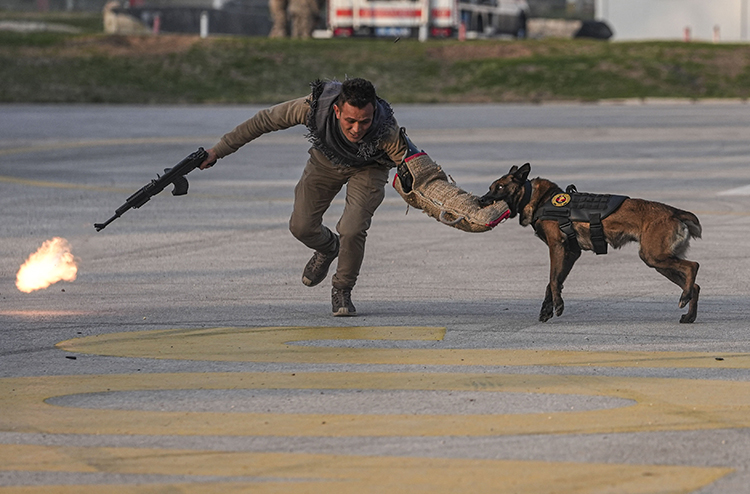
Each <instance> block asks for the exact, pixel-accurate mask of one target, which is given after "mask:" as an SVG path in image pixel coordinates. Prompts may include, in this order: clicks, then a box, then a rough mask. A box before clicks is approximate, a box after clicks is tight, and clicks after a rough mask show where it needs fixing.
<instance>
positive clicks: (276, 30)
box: [268, 0, 287, 38]
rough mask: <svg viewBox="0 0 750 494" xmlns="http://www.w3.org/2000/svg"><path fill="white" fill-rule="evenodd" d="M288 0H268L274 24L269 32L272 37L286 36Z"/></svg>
mask: <svg viewBox="0 0 750 494" xmlns="http://www.w3.org/2000/svg"><path fill="white" fill-rule="evenodd" d="M286 7H287V0H268V9H269V10H270V11H271V19H273V26H272V27H271V32H270V33H269V34H268V36H269V37H271V38H284V37H286V34H287V33H286V29H287V26H286V25H287V16H286Z"/></svg>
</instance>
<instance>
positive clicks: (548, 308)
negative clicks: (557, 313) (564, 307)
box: [539, 303, 554, 322]
mask: <svg viewBox="0 0 750 494" xmlns="http://www.w3.org/2000/svg"><path fill="white" fill-rule="evenodd" d="M553 314H554V312H553V310H552V304H551V303H550V304H547V303H545V304H543V305H542V310H541V311H540V312H539V320H540V321H541V322H547V321H549V320H550V319H552V315H553Z"/></svg>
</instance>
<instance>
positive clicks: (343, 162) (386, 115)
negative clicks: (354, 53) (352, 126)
mask: <svg viewBox="0 0 750 494" xmlns="http://www.w3.org/2000/svg"><path fill="white" fill-rule="evenodd" d="M310 87H311V88H312V98H311V100H310V113H309V115H308V116H307V129H308V130H309V132H308V133H307V134H306V136H305V137H307V139H308V140H309V141H310V143H311V144H312V145H313V147H314V148H315V149H318V150H319V151H321V152H322V153H323V154H324V155H325V156H326V158H328V159H329V160H331V162H332V163H334V164H336V165H340V166H346V167H349V166H351V167H355V168H358V167H362V166H366V165H369V164H372V163H374V162H376V161H377V160H378V159H379V158H381V157H382V156H383V155H384V154H385V152H384V151H383V150H381V149H379V147H380V141H381V140H382V139H383V137H384V136H385V135H386V134H388V132H389V131H390V128H391V127H392V126H393V125H394V124H395V121H396V120H395V118H394V117H393V109H392V108H391V106H390V105H389V104H388V102H386V101H385V100H382V99H380V98H378V100H377V107H376V108H375V114H374V115H373V122H372V125H371V126H370V128H369V129H368V130H367V133H366V134H365V136H364V137H363V138H362V140H361V141H359V142H357V143H354V142H351V141H349V140H348V139H347V138H346V137H345V136H344V134H343V132H341V127H339V122H338V120H337V119H336V112H335V111H334V110H333V105H334V103H336V100H337V99H338V97H339V94H341V83H340V82H338V81H321V80H316V81H314V82H313V83H311V84H310Z"/></svg>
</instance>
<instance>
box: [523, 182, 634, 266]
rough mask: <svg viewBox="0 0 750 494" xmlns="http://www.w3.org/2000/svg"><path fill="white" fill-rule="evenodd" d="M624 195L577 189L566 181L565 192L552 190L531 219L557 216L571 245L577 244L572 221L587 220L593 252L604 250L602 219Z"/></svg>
mask: <svg viewBox="0 0 750 494" xmlns="http://www.w3.org/2000/svg"><path fill="white" fill-rule="evenodd" d="M566 195H567V197H565V196H566ZM625 199H627V196H614V195H608V194H587V193H580V192H578V191H577V190H576V188H575V186H574V185H570V186H568V188H567V190H566V193H565V194H562V190H560V189H557V190H556V191H552V198H551V199H550V200H549V201H547V202H546V203H544V204H543V205H542V206H540V207H539V208H537V210H536V211H535V213H534V219H533V221H532V223H533V224H536V222H537V221H538V220H542V219H544V220H557V222H558V224H559V225H560V230H562V232H563V233H564V234H565V236H566V237H567V241H568V242H569V243H570V245H571V246H573V245H578V236H577V235H576V231H575V229H574V228H573V222H580V223H588V224H589V232H590V237H591V245H592V248H593V250H594V252H595V253H596V254H606V253H607V240H606V238H605V237H604V227H603V226H602V220H603V219H604V218H606V217H607V216H609V215H610V214H612V213H613V212H615V211H616V210H617V209H618V208H619V207H620V206H621V205H622V203H623V201H625Z"/></svg>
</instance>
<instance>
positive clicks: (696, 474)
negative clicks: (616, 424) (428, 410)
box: [0, 445, 731, 494]
mask: <svg viewBox="0 0 750 494" xmlns="http://www.w3.org/2000/svg"><path fill="white" fill-rule="evenodd" d="M0 460H1V461H0V469H1V470H6V471H8V470H11V471H31V472H38V471H43V472H106V473H113V474H125V475H127V474H141V475H192V476H208V477H226V482H216V481H213V482H209V483H192V484H187V483H186V484H151V485H148V484H147V485H144V484H139V485H113V486H107V491H108V492H122V493H139V494H143V493H150V492H167V491H168V492H182V493H187V494H190V493H196V492H202V493H204V492H221V493H234V492H249V491H252V492H254V493H255V492H257V493H262V494H266V493H299V492H305V493H310V494H330V493H337V492H347V493H358V494H359V493H365V494H366V493H394V494H400V493H408V494H413V493H430V494H442V493H455V492H462V493H471V494H482V493H497V492H515V493H552V492H554V493H556V494H574V493H575V494H585V493H590V494H601V493H606V492H627V493H630V494H637V493H641V494H649V493H654V494H655V493H685V492H690V491H693V490H696V489H699V488H701V487H703V486H705V485H708V484H710V483H712V482H714V481H716V480H717V479H719V478H721V477H722V476H724V475H726V474H727V473H730V471H731V470H729V469H726V468H696V467H684V466H660V465H659V466H657V465H648V466H644V465H610V464H580V463H549V462H534V461H509V460H467V459H448V458H410V457H369V456H343V455H325V454H292V453H247V452H231V451H230V452H225V451H192V450H159V449H147V448H143V449H136V448H116V449H115V448H78V447H74V448H66V447H50V446H23V445H22V446H16V445H0ZM237 477H250V478H251V480H250V481H245V482H237V481H236V480H235V479H236V478H237ZM254 478H255V479H257V480H256V481H253V480H252V479H254ZM102 488H103V486H101V485H99V486H96V485H58V486H29V487H11V488H0V493H4V492H14V493H29V494H30V493H44V494H68V493H75V494H90V493H96V494H98V493H100V492H102ZM172 489H174V490H172Z"/></svg>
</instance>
